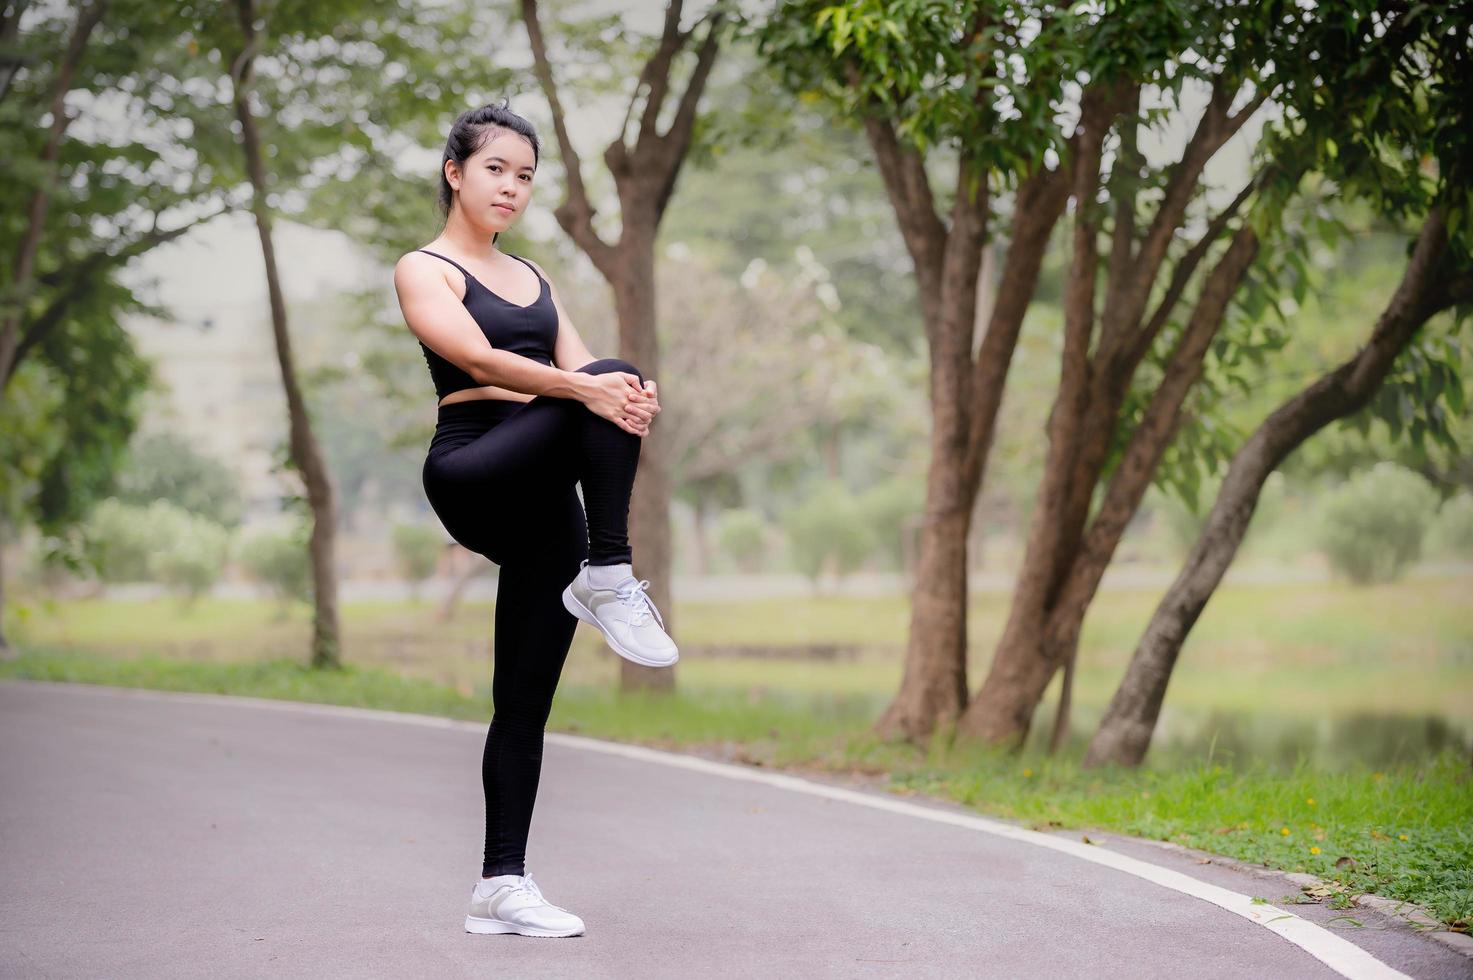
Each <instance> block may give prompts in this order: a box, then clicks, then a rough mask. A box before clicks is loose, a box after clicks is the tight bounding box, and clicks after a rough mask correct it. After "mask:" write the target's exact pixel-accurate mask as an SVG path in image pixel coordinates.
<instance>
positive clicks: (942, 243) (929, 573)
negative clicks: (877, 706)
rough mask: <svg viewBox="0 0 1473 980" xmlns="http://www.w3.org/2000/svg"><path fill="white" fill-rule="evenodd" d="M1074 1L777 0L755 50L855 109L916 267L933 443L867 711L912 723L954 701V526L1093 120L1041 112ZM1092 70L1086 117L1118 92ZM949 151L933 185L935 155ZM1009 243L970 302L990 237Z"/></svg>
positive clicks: (962, 612) (959, 701) (963, 520)
mask: <svg viewBox="0 0 1473 980" xmlns="http://www.w3.org/2000/svg"><path fill="white" fill-rule="evenodd" d="M1084 26H1086V25H1084V23H1083V21H1082V20H1080V18H1079V17H1078V15H1077V13H1076V11H1075V10H1074V9H1073V8H1072V7H1067V8H1064V9H1058V8H1056V7H1054V6H1053V5H1050V4H1039V3H1010V2H970V3H957V4H940V3H933V2H927V0H910V2H904V3H887V4H880V3H877V2H874V0H851V2H849V3H845V4H838V5H835V4H829V3H824V2H820V0H811V2H804V3H790V4H784V5H782V6H781V7H780V8H779V10H778V11H777V12H776V13H775V14H774V15H773V17H772V19H771V21H770V22H769V23H768V24H767V25H766V26H765V27H764V28H763V30H762V31H761V32H760V35H759V38H760V40H759V49H760V50H761V51H762V52H763V53H764V55H765V56H766V57H767V58H769V59H770V61H771V62H772V64H774V65H775V66H776V67H777V68H778V70H779V71H781V72H782V75H783V78H784V80H785V82H786V84H787V85H788V87H789V88H790V89H791V90H792V91H795V92H797V93H799V95H800V98H805V99H812V98H821V99H823V100H825V101H826V102H828V103H829V104H830V105H831V106H832V107H833V109H834V110H835V111H836V112H838V113H840V114H841V115H842V116H844V117H846V118H849V119H852V120H855V121H857V122H858V123H860V124H861V125H862V127H863V129H864V133H865V136H866V138H867V139H868V142H869V145H870V150H871V152H872V154H873V157H874V162H875V164H876V165H877V166H878V168H879V170H880V173H881V176H882V177H883V178H884V183H885V187H886V191H887V192H888V194H889V197H890V203H891V206H892V209H893V211H894V213H895V219H896V222H897V224H898V225H899V229H900V234H901V237H902V239H903V241H904V243H905V247H906V250H907V252H908V253H909V256H910V260H911V263H912V265H913V267H914V270H915V276H916V282H917V294H918V300H919V304H920V314H921V320H922V322H923V324H924V328H925V337H926V344H927V350H928V352H929V356H930V391H929V397H930V409H931V434H930V460H929V465H928V471H927V476H926V498H925V511H924V515H925V516H924V519H923V522H922V525H921V529H920V540H919V547H918V554H917V556H916V563H915V587H914V592H913V595H912V600H911V621H910V630H909V635H908V638H907V644H906V654H905V668H904V674H903V677H902V680H901V686H900V691H899V693H898V694H897V695H896V697H895V699H894V700H893V701H892V702H891V703H890V705H889V706H888V707H887V708H886V710H885V712H884V713H883V714H882V716H881V717H880V719H879V721H878V722H877V724H876V730H877V732H879V733H880V734H882V735H886V736H888V735H894V734H899V735H903V736H905V737H908V738H912V739H919V738H921V737H924V736H926V735H928V734H930V733H931V731H932V730H933V729H935V728H936V727H937V726H938V725H939V724H945V723H950V722H951V721H954V720H955V718H956V717H957V716H958V715H959V714H960V713H961V711H962V710H963V708H964V707H965V705H966V701H967V671H966V618H967V551H966V542H967V538H968V533H967V532H968V529H969V526H970V523H971V518H972V512H973V506H974V503H975V500H976V496H977V491H978V488H979V487H980V486H981V482H982V477H983V473H984V469H985V466H986V461H987V456H988V453H989V452H990V449H991V445H992V439H993V433H994V430H995V426H996V421H997V416H998V409H999V407H1000V405H1001V403H1002V393H1003V387H1004V383H1005V382H1006V379H1007V375H1008V370H1009V367H1010V366H1011V363H1012V356H1013V352H1014V349H1015V348H1016V345H1017V341H1018V334H1019V331H1020V330H1021V328H1022V324H1023V316H1024V313H1025V312H1026V311H1027V308H1028V305H1029V302H1030V301H1031V299H1032V297H1033V294H1034V289H1035V287H1036V285H1037V283H1038V274H1039V269H1040V267H1041V265H1042V261H1043V256H1044V253H1045V249H1046V248H1047V246H1048V242H1049V237H1050V234H1051V232H1052V230H1053V227H1054V225H1055V224H1056V223H1057V221H1058V219H1059V217H1060V216H1061V215H1062V214H1063V211H1064V206H1065V202H1066V201H1067V199H1068V194H1069V189H1070V173H1071V171H1072V170H1073V169H1074V168H1075V167H1076V163H1075V161H1076V160H1078V159H1079V158H1081V157H1083V158H1085V159H1086V160H1087V159H1088V158H1089V157H1091V156H1092V155H1096V154H1097V153H1098V150H1099V144H1100V142H1101V141H1102V139H1103V133H1101V132H1098V128H1099V127H1098V126H1096V127H1095V128H1094V129H1093V130H1090V131H1089V132H1086V133H1079V132H1074V131H1073V126H1072V125H1070V126H1069V127H1067V129H1068V131H1067V132H1066V131H1065V127H1063V126H1061V125H1058V124H1056V122H1055V119H1054V116H1055V114H1056V112H1058V111H1060V110H1061V109H1062V102H1063V100H1064V95H1065V84H1066V83H1067V82H1069V81H1070V70H1069V69H1070V65H1071V64H1072V60H1073V58H1074V57H1075V55H1074V51H1075V48H1076V47H1077V43H1078V35H1077V34H1076V33H1075V32H1076V30H1078V29H1080V28H1082V27H1084ZM1118 97H1119V95H1118V92H1117V86H1116V85H1115V83H1114V81H1113V80H1111V79H1107V80H1104V81H1101V82H1097V83H1095V84H1093V85H1092V86H1091V88H1090V89H1089V91H1088V92H1087V93H1086V95H1085V102H1086V105H1087V106H1089V107H1090V108H1089V109H1088V112H1089V114H1090V115H1091V117H1093V116H1097V115H1099V114H1100V113H1101V112H1102V111H1103V107H1105V106H1108V105H1110V104H1112V103H1113V101H1114V100H1116V99H1118ZM943 165H946V166H949V167H950V168H951V177H950V180H949V183H948V185H946V186H942V187H938V186H936V185H934V184H933V177H932V171H933V169H939V168H940V167H941V166H943ZM1003 240H1006V241H1007V243H1008V246H1007V253H1006V258H1005V259H1004V263H1003V269H1002V273H1001V281H1000V283H999V285H998V287H997V290H996V297H997V299H996V302H994V303H992V304H991V307H990V309H987V308H986V307H984V309H985V310H986V313H987V315H986V319H985V322H983V321H982V318H981V317H979V306H978V283H979V273H980V270H981V268H982V265H983V262H984V257H985V254H986V252H987V250H988V249H989V247H990V246H991V245H992V244H993V243H994V242H1000V241H1003Z"/></svg>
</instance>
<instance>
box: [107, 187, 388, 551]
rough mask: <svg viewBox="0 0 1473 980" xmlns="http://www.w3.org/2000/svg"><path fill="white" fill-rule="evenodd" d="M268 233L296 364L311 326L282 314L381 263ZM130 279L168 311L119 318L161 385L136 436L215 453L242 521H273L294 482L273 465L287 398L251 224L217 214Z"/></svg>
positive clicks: (289, 228) (342, 242)
mask: <svg viewBox="0 0 1473 980" xmlns="http://www.w3.org/2000/svg"><path fill="white" fill-rule="evenodd" d="M273 230H274V236H273V237H274V244H275V247H276V254H277V263H278V265H279V267H280V273H281V277H282V290H283V292H284V293H285V296H286V301H287V307H288V315H289V322H290V327H291V331H292V349H293V354H294V356H295V357H296V359H297V367H298V370H299V371H300V370H301V369H302V367H303V366H304V363H305V361H304V358H310V355H311V354H312V353H313V344H312V340H313V338H312V336H311V333H310V331H311V323H310V322H309V321H310V318H308V317H300V318H297V319H296V320H290V315H291V312H292V311H293V310H300V309H301V308H302V307H304V306H307V305H310V304H313V303H317V302H320V301H323V300H326V299H329V298H330V297H331V296H333V295H334V294H336V293H338V292H340V291H342V290H345V289H357V288H362V287H363V286H364V285H366V284H367V283H369V282H371V281H373V279H374V278H375V277H379V278H381V277H382V276H383V269H382V267H381V266H379V265H377V264H376V263H375V262H373V261H372V260H371V259H370V258H369V257H368V256H367V255H366V254H364V253H363V252H362V251H361V250H359V249H358V248H357V247H356V246H355V245H354V243H353V242H352V241H351V240H350V239H349V238H348V237H347V236H346V235H343V234H340V233H338V232H333V231H323V230H320V229H314V228H307V227H304V226H301V225H295V224H291V223H289V222H284V221H283V222H278V223H277V224H276V225H275V226H274V229H273ZM129 278H130V281H131V283H132V284H133V285H134V286H135V287H136V288H138V290H139V293H140V295H141V296H144V297H146V298H148V299H149V300H150V301H152V302H155V303H156V304H157V305H159V306H160V307H162V308H164V309H165V310H167V311H168V312H169V313H170V314H171V315H170V316H169V317H167V318H164V319H160V318H157V317H151V316H137V315H135V316H132V317H129V318H127V319H126V320H125V321H124V326H125V327H126V329H127V330H128V332H129V333H130V334H131V335H132V336H133V338H134V340H135V342H136V343H137V345H138V349H139V352H140V353H141V354H142V355H143V356H145V357H147V358H148V359H149V360H150V361H151V362H152V363H153V365H154V370H155V372H156V374H157V376H158V379H159V383H160V385H159V388H158V389H157V390H156V391H154V392H152V393H150V396H149V400H148V401H147V402H146V409H145V412H144V415H143V419H142V421H141V425H140V429H141V431H142V432H156V431H161V430H162V431H169V432H172V433H174V434H175V435H177V436H179V437H180V438H182V439H184V440H186V441H187V442H188V443H189V444H190V445H191V446H192V447H193V448H194V449H195V450H196V451H198V452H200V453H203V454H205V455H208V456H212V457H214V458H216V459H218V460H220V461H221V462H222V463H224V464H225V465H226V466H227V467H229V468H230V469H231V471H233V472H234V473H235V474H236V476H237V478H238V479H239V481H240V488H241V493H242V496H243V498H244V500H245V504H246V513H245V522H246V524H247V526H249V525H251V524H258V523H269V522H271V521H272V520H273V518H274V516H275V515H277V514H279V513H280V512H281V501H282V498H283V497H285V496H289V495H292V494H295V493H298V492H300V484H299V482H298V481H296V480H295V478H294V477H293V476H292V474H290V473H281V472H278V469H279V468H278V465H277V459H278V457H284V454H285V451H286V437H287V415H286V401H285V396H284V394H283V391H282V385H281V372H280V368H279V367H278V365H277V361H276V343H275V341H274V339H273V337H272V332H271V315H270V304H269V301H268V297H267V290H266V273H265V265H264V263H263V261H262V258H261V246H260V239H259V238H258V237H257V234H256V228H255V223H254V221H253V219H252V218H251V217H250V216H249V215H244V214H242V215H230V216H226V217H224V218H219V219H216V220H215V221H213V222H211V223H210V224H208V225H206V226H205V227H202V228H200V229H199V230H197V231H195V232H193V233H191V234H190V235H188V236H186V237H184V238H181V239H179V240H177V241H175V242H171V243H169V244H168V245H165V246H162V247H160V248H157V249H154V250H153V251H151V252H149V253H148V254H147V255H146V256H144V257H143V258H142V259H141V260H140V261H139V262H137V263H136V264H135V265H134V266H133V267H132V268H130V270H129Z"/></svg>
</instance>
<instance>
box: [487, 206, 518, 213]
mask: <svg viewBox="0 0 1473 980" xmlns="http://www.w3.org/2000/svg"><path fill="white" fill-rule="evenodd" d="M492 207H496V208H500V209H501V210H502V211H505V212H506V213H508V214H510V213H511V212H513V211H515V210H516V208H514V207H512V206H511V205H510V204H494V205H492Z"/></svg>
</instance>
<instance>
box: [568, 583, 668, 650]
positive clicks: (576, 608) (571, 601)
mask: <svg viewBox="0 0 1473 980" xmlns="http://www.w3.org/2000/svg"><path fill="white" fill-rule="evenodd" d="M563 608H564V609H566V610H568V612H570V613H572V614H573V615H574V616H577V617H578V618H579V619H581V620H583V622H585V623H587V624H588V625H589V626H592V627H593V628H594V629H596V630H598V631H599V632H600V633H602V634H603V638H604V641H605V642H606V643H608V645H609V648H610V649H611V650H613V651H614V652H615V653H617V654H618V655H619V656H621V657H623V658H624V659H625V660H629V661H633V662H634V663H637V664H639V665H640V666H642V667H670V666H672V665H674V663H675V662H676V661H677V660H679V659H680V653H679V652H678V651H677V652H676V654H675V656H673V657H671V658H670V659H669V660H651V659H649V658H648V657H641V656H640V655H639V654H637V653H633V652H631V651H629V650H626V649H625V648H624V646H623V644H621V643H619V641H618V640H615V639H614V638H613V637H612V636H610V635H609V634H608V633H607V632H605V630H604V628H603V624H602V623H600V622H599V621H598V617H596V616H594V615H593V610H592V609H589V608H588V607H587V606H585V605H583V603H581V602H579V601H578V597H577V596H575V595H573V587H572V586H571V585H569V586H568V587H567V588H565V589H563Z"/></svg>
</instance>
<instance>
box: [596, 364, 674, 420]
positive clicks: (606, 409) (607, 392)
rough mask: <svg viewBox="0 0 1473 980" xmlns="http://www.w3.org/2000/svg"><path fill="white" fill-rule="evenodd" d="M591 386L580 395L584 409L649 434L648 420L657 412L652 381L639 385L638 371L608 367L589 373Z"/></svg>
mask: <svg viewBox="0 0 1473 980" xmlns="http://www.w3.org/2000/svg"><path fill="white" fill-rule="evenodd" d="M591 380H592V381H593V382H594V384H593V389H592V390H591V391H590V392H589V395H588V397H587V398H586V399H584V404H586V405H587V406H588V410H589V411H591V412H593V414H595V415H597V416H599V417H600V418H606V419H608V420H610V421H611V422H613V423H614V424H616V425H617V426H619V428H621V429H623V430H624V431H625V432H631V433H633V434H634V435H637V436H646V435H649V431H650V422H651V421H653V420H654V417H655V416H656V415H658V414H660V393H659V388H658V387H657V386H656V384H655V383H654V382H653V381H646V382H645V383H644V387H643V388H641V387H640V386H639V375H637V374H630V373H629V372H627V371H610V372H609V373H607V374H596V375H593V376H592V378H591Z"/></svg>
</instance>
